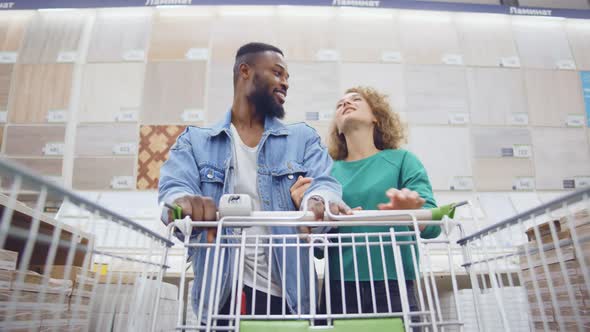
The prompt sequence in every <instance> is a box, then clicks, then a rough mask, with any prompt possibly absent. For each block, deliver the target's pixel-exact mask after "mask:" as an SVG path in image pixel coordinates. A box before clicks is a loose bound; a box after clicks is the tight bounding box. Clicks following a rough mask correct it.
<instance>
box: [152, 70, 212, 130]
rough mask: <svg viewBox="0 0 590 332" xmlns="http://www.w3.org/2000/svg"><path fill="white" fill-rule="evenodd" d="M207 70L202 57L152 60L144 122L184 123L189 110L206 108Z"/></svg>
mask: <svg viewBox="0 0 590 332" xmlns="http://www.w3.org/2000/svg"><path fill="white" fill-rule="evenodd" d="M206 73H207V64H206V63H205V62H202V61H197V62H154V63H149V64H148V66H147V72H146V79H145V88H144V94H143V95H144V97H143V106H142V113H141V122H142V123H144V124H162V123H183V122H184V119H183V117H182V115H183V114H184V112H185V111H191V110H198V111H204V104H203V102H204V95H205V82H206ZM203 114H204V112H203ZM189 122H190V121H189ZM191 123H193V124H194V122H191Z"/></svg>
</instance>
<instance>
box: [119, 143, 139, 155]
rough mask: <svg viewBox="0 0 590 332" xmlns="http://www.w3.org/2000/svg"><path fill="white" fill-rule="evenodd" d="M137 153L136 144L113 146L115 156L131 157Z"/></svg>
mask: <svg viewBox="0 0 590 332" xmlns="http://www.w3.org/2000/svg"><path fill="white" fill-rule="evenodd" d="M135 151H137V147H136V145H135V143H119V144H115V146H113V154H116V155H131V154H134V153H135Z"/></svg>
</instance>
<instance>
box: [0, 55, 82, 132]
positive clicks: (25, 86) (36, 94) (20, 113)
mask: <svg viewBox="0 0 590 332" xmlns="http://www.w3.org/2000/svg"><path fill="white" fill-rule="evenodd" d="M72 72H73V65H71V64H42V65H24V64H19V65H17V66H16V68H15V76H14V83H13V84H14V89H13V90H12V91H13V93H14V96H12V98H11V102H10V106H9V121H10V122H12V123H46V122H47V114H48V112H49V111H52V110H67V109H68V106H69V100H70V90H71V84H72Z"/></svg>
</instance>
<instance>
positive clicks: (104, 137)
mask: <svg viewBox="0 0 590 332" xmlns="http://www.w3.org/2000/svg"><path fill="white" fill-rule="evenodd" d="M138 140H139V127H138V125H137V124H104V125H80V126H78V130H77V133H76V149H75V153H76V156H112V155H136V154H137V142H138Z"/></svg>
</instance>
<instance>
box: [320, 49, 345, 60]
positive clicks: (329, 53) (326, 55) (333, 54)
mask: <svg viewBox="0 0 590 332" xmlns="http://www.w3.org/2000/svg"><path fill="white" fill-rule="evenodd" d="M316 59H317V60H318V61H339V60H340V52H338V51H336V50H331V49H323V50H319V51H318V53H317V54H316Z"/></svg>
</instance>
